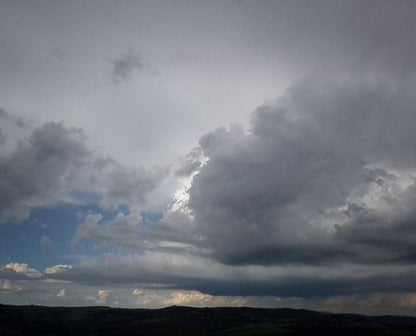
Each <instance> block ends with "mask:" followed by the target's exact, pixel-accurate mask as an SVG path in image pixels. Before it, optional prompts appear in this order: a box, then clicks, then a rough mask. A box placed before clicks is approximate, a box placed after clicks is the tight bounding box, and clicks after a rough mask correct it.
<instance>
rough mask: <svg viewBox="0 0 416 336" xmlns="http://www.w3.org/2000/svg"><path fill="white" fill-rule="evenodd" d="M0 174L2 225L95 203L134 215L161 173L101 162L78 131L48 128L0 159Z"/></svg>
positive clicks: (38, 130) (59, 126)
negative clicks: (64, 206)
mask: <svg viewBox="0 0 416 336" xmlns="http://www.w3.org/2000/svg"><path fill="white" fill-rule="evenodd" d="M0 173H1V174H0V176H1V177H0V189H1V190H2V191H3V192H2V193H1V196H0V201H1V206H0V222H1V223H5V222H7V221H12V222H19V221H22V220H25V219H27V218H28V217H29V215H30V212H31V210H32V209H34V208H39V207H45V206H51V205H55V204H59V203H65V202H67V203H71V204H80V203H82V202H85V198H87V199H93V200H94V197H95V198H98V199H99V202H100V205H101V206H102V207H104V208H107V209H110V208H114V209H117V207H118V206H120V205H131V208H132V209H138V208H140V206H141V204H143V202H144V201H145V198H146V195H147V194H148V193H149V192H150V191H151V190H152V189H153V188H154V187H155V186H156V185H157V183H158V182H159V181H160V180H161V178H162V177H163V176H164V174H165V171H164V170H161V169H159V170H158V169H155V170H151V171H148V170H145V169H144V168H134V167H126V166H123V165H121V164H120V163H118V162H117V161H115V160H113V159H111V158H103V157H100V156H99V155H98V154H97V153H96V152H94V151H92V150H90V149H89V148H88V147H87V144H86V137H85V135H84V133H83V131H82V130H81V129H78V128H74V127H66V126H65V125H63V124H62V123H56V122H49V123H46V124H44V125H42V126H40V127H38V128H35V129H34V130H33V132H32V133H31V134H30V136H29V137H28V138H27V139H24V140H22V141H21V142H20V143H19V144H18V145H17V146H16V148H15V150H14V151H13V152H12V153H11V154H10V155H8V156H4V157H0ZM95 201H96V200H95Z"/></svg>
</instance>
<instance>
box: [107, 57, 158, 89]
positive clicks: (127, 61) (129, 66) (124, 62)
mask: <svg viewBox="0 0 416 336" xmlns="http://www.w3.org/2000/svg"><path fill="white" fill-rule="evenodd" d="M110 63H111V65H112V69H111V78H112V80H113V82H114V83H115V84H118V83H121V82H127V81H128V80H129V79H130V77H131V76H132V75H133V73H134V72H135V71H137V72H140V73H142V72H144V71H150V72H151V73H154V69H153V67H152V66H151V65H150V63H149V62H148V61H147V60H146V59H145V58H144V57H143V56H141V55H140V54H139V53H137V52H134V51H132V50H130V51H129V52H128V53H126V54H123V55H121V56H120V57H118V58H114V59H112V60H111V61H110Z"/></svg>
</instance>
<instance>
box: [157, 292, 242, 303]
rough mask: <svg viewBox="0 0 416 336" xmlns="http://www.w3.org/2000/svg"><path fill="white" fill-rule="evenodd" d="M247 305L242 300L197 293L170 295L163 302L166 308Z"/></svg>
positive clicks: (174, 293) (175, 293)
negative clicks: (174, 306)
mask: <svg viewBox="0 0 416 336" xmlns="http://www.w3.org/2000/svg"><path fill="white" fill-rule="evenodd" d="M246 304H247V300H246V299H244V298H241V297H240V298H238V297H237V298H230V297H223V296H216V297H214V296H212V295H208V294H203V293H201V292H198V291H179V292H173V293H171V294H170V296H169V298H167V299H166V300H164V305H166V306H172V305H177V306H193V307H215V306H216V307H218V306H220V307H225V306H233V307H241V306H244V305H246Z"/></svg>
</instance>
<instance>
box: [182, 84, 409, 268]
mask: <svg viewBox="0 0 416 336" xmlns="http://www.w3.org/2000/svg"><path fill="white" fill-rule="evenodd" d="M401 84H403V85H401V86H400V85H397V83H393V85H389V84H383V85H381V84H374V83H372V82H350V83H348V82H347V83H345V82H344V83H341V82H336V81H334V82H330V83H327V82H325V81H320V80H307V81H302V82H299V83H297V84H295V85H294V86H292V87H291V88H290V89H288V91H287V93H286V94H285V95H284V96H283V97H281V98H280V99H278V100H276V101H274V102H271V103H267V104H264V105H262V106H260V107H259V108H257V109H256V110H255V111H254V113H253V115H252V119H251V124H250V127H249V129H248V130H247V131H246V130H244V128H243V127H242V126H240V125H237V124H235V125H232V126H230V128H228V129H227V128H224V127H221V128H218V129H216V130H214V131H212V132H211V133H209V134H207V135H205V136H203V137H202V138H201V139H200V148H201V150H202V152H203V155H204V156H205V157H206V158H207V162H206V164H205V165H204V166H202V168H200V169H199V173H198V174H197V175H195V177H194V178H193V180H192V184H191V186H190V187H189V192H188V195H189V201H188V202H187V205H186V208H187V211H189V212H190V213H191V214H192V221H193V222H194V223H195V225H196V227H197V228H196V232H198V234H199V235H200V244H201V245H203V246H204V247H205V248H206V249H207V250H211V251H212V257H214V258H216V259H218V260H220V261H221V262H224V263H227V264H285V263H300V264H320V263H331V262H339V261H343V262H352V263H356V262H357V263H379V262H387V261H399V262H413V257H412V255H414V253H415V250H414V247H412V246H413V245H412V243H411V242H410V240H411V239H409V235H410V236H412V235H413V233H412V232H414V230H412V228H413V224H412V223H414V218H415V207H414V192H413V191H414V188H415V186H416V183H415V182H416V155H415V152H414V148H415V145H416V133H415V132H414V130H413V127H412V126H410V125H414V124H416V113H414V106H415V103H416V102H414V95H413V94H412V93H411V91H412V90H411V88H413V87H414V83H411V82H410V83H401ZM392 232H395V235H392V234H391V233H392ZM363 234H364V235H365V238H364V237H363ZM370 234H371V237H370ZM407 242H408V243H407ZM403 244H405V245H406V249H403Z"/></svg>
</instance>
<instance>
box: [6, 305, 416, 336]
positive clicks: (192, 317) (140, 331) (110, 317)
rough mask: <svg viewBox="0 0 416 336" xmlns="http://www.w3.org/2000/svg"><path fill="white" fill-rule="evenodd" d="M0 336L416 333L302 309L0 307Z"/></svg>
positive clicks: (386, 322) (401, 321) (396, 321)
mask: <svg viewBox="0 0 416 336" xmlns="http://www.w3.org/2000/svg"><path fill="white" fill-rule="evenodd" d="M0 335H1V336H7V335H39V336H40V335H64V336H66V335H68V336H78V335H83V336H88V335H105V336H107V335H108V336H109V335H122V336H123V335H155V336H157V335H223V336H227V335H229V336H230V335H243V336H244V335H312V336H314V335H340V336H344V335H354V336H360V335H400V336H410V335H412V336H414V335H416V318H414V317H406V316H364V315H357V314H332V313H321V312H315V311H310V310H304V309H289V308H279V309H265V308H248V307H241V308H224V307H218V308H191V307H182V306H172V307H167V308H161V309H124V308H109V307H96V306H93V307H45V306H33V305H30V306H12V305H2V304H0Z"/></svg>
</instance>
